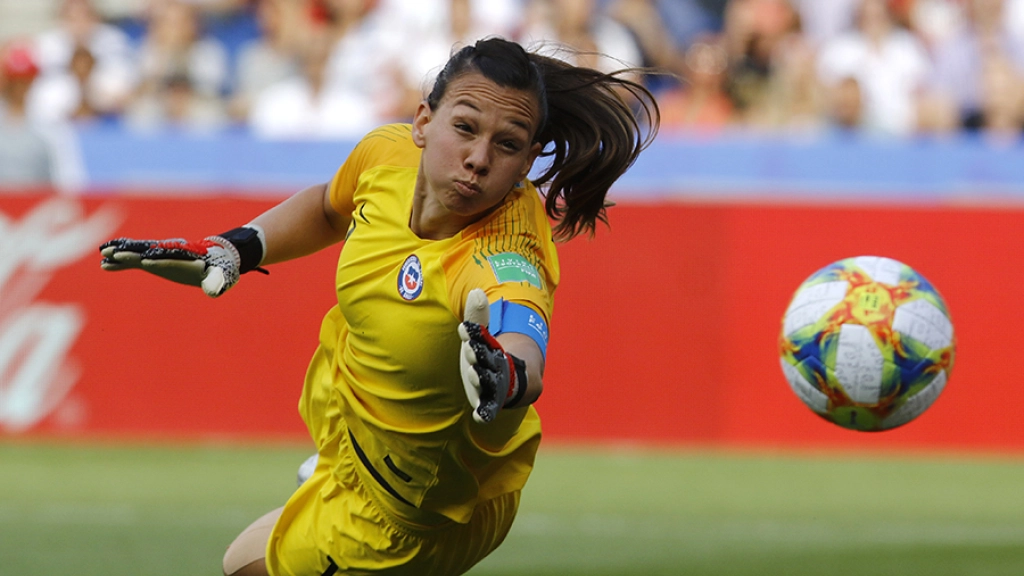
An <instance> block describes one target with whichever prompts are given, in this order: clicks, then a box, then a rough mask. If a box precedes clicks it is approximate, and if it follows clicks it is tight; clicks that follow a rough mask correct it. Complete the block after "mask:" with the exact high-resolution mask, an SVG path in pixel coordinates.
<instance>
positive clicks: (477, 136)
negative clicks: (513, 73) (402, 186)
mask: <svg viewBox="0 0 1024 576" xmlns="http://www.w3.org/2000/svg"><path fill="white" fill-rule="evenodd" d="M539 121H540V111H539V104H538V103H537V98H536V96H534V95H533V94H532V93H530V92H527V91H524V90H515V89H511V88H503V87H501V86H499V85H498V84H496V83H494V82H492V81H491V80H488V79H487V78H486V77H485V76H483V75H482V74H479V73H470V74H466V75H463V76H460V77H458V78H456V79H455V80H454V81H452V82H451V84H449V86H448V89H447V91H446V92H445V95H444V96H443V97H442V98H441V101H440V102H439V103H438V105H437V108H436V109H435V110H431V109H430V107H429V106H427V105H426V103H423V104H420V107H419V109H418V110H417V111H416V117H415V118H414V120H413V141H414V142H416V145H417V146H419V147H421V148H423V157H422V160H421V164H420V179H419V181H418V182H417V194H418V195H421V196H422V199H423V201H424V202H426V203H427V205H428V208H429V209H432V210H436V212H434V213H435V214H440V215H443V217H444V218H445V219H446V220H447V224H450V225H453V226H454V228H455V229H456V230H459V229H461V228H463V227H465V226H467V225H469V224H471V223H473V222H475V221H476V220H479V219H480V218H481V217H483V216H484V215H485V214H487V213H488V212H489V211H491V210H492V209H493V208H494V207H496V206H497V205H499V204H500V203H501V201H502V200H503V199H504V198H505V196H506V195H507V194H508V193H509V192H510V191H511V190H512V187H513V186H515V184H516V183H518V182H520V181H522V180H523V179H524V178H525V177H526V175H527V174H528V173H529V171H530V168H531V166H532V165H533V161H534V159H535V158H536V157H537V154H538V153H539V152H540V145H539V144H535V143H534V142H533V136H534V133H535V132H536V130H537V126H538V123H539Z"/></svg>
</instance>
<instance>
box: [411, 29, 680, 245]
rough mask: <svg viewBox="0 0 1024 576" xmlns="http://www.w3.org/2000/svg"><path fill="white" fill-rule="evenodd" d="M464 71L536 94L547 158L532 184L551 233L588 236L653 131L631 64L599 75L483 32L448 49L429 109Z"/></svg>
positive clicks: (539, 138)
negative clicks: (541, 199)
mask: <svg viewBox="0 0 1024 576" xmlns="http://www.w3.org/2000/svg"><path fill="white" fill-rule="evenodd" d="M470 72H479V73H481V74H483V75H484V77H486V78H488V79H489V80H491V81H493V82H495V83H496V84H498V85H499V86H503V87H507V88H513V89H517V90H527V91H530V92H533V93H534V94H536V96H537V102H538V104H539V107H540V117H541V120H540V123H539V128H538V130H537V133H536V134H535V135H534V140H535V141H536V142H539V143H540V144H541V146H542V150H543V152H542V153H541V156H542V157H548V158H550V159H551V163H550V165H549V166H548V167H547V168H546V169H545V170H544V171H543V172H542V173H541V174H540V175H539V176H538V177H537V178H536V179H534V181H533V183H534V185H536V186H537V187H538V188H540V189H542V190H544V195H545V200H544V206H545V210H546V211H547V214H548V217H550V218H551V219H552V220H554V221H556V222H557V224H556V226H555V228H554V232H555V237H556V238H558V239H560V240H569V239H571V238H573V237H575V236H577V235H579V234H581V233H583V232H586V233H588V234H591V235H592V234H593V233H594V231H595V228H596V225H597V222H598V221H601V222H604V223H606V224H607V223H608V219H607V213H606V209H607V208H608V207H609V206H611V203H610V202H608V201H607V200H606V197H607V195H608V190H609V189H610V188H611V186H612V184H614V183H615V181H616V180H618V178H619V177H620V176H622V174H624V173H625V172H626V170H628V169H629V167H630V166H632V165H633V163H634V162H635V161H636V159H637V157H638V156H639V155H640V152H642V151H643V150H644V149H645V148H647V146H649V145H650V144H651V142H652V141H653V140H654V137H655V135H656V134H657V131H658V122H659V118H660V115H659V112H658V104H657V102H656V101H655V99H654V96H653V95H651V93H650V91H648V90H647V88H645V87H644V86H643V85H641V84H640V83H638V82H634V81H632V80H628V79H626V78H624V77H623V76H625V75H628V74H630V73H633V72H636V70H634V69H623V70H621V71H618V72H615V73H612V74H605V73H603V72H600V71H597V70H593V69H590V68H582V67H578V66H573V65H571V64H568V63H566V62H564V61H562V60H559V59H556V58H551V57H548V56H542V55H540V54H536V53H531V52H527V51H526V50H525V49H523V47H522V46H520V45H519V44H516V43H515V42H510V41H508V40H504V39H501V38H488V39H486V40H480V41H479V42H477V43H476V44H474V45H472V46H466V47H465V48H462V49H461V50H459V51H458V52H456V53H455V54H454V55H452V57H451V58H450V59H449V60H448V63H447V64H446V65H445V67H444V69H443V70H442V71H441V73H440V74H438V76H437V80H436V81H435V82H434V87H433V89H432V90H431V92H430V94H429V95H428V96H427V104H428V105H429V106H430V107H431V109H436V108H437V105H438V104H439V103H440V101H441V98H442V97H443V96H444V93H445V91H446V90H447V88H448V85H449V83H451V82H452V81H453V80H455V79H456V78H458V77H460V76H462V75H463V74H466V73H470ZM627 99H628V100H630V101H632V102H628V101H627ZM631 104H632V105H631ZM633 106H635V107H636V109H635V110H634V108H633Z"/></svg>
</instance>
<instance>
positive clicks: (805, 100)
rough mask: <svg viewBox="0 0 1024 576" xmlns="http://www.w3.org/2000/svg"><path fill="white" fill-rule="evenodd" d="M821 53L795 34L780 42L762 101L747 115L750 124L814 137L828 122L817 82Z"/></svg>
mask: <svg viewBox="0 0 1024 576" xmlns="http://www.w3.org/2000/svg"><path fill="white" fill-rule="evenodd" d="M817 56H818V52H817V51H816V50H815V49H814V47H813V45H812V44H811V42H810V41H809V40H808V39H807V37H806V36H804V35H803V34H802V33H800V31H799V30H794V31H793V33H791V34H788V35H786V36H784V37H782V38H780V40H779V41H778V43H777V44H776V46H775V48H774V51H773V54H772V55H771V61H770V75H769V78H768V83H767V85H766V86H765V91H764V94H763V97H762V98H761V99H760V100H758V101H757V102H756V107H754V108H752V109H751V110H749V111H748V113H747V115H746V116H747V123H748V124H750V125H752V126H754V127H756V128H758V129H765V130H777V131H782V132H790V133H799V134H814V133H816V132H818V131H820V130H821V129H822V128H823V127H824V125H825V124H826V123H827V122H826V118H825V116H826V111H825V93H824V89H823V87H822V85H821V82H820V81H819V80H818V68H817Z"/></svg>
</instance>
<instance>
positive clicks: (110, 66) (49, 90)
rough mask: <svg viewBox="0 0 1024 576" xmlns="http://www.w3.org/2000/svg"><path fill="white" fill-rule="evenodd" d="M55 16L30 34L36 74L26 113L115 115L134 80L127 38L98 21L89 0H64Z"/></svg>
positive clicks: (50, 117) (51, 118)
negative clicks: (55, 22) (45, 28)
mask: <svg viewBox="0 0 1024 576" xmlns="http://www.w3.org/2000/svg"><path fill="white" fill-rule="evenodd" d="M58 14H59V20H58V25H57V26H56V27H55V28H53V29H51V30H48V31H45V32H43V33H41V34H40V35H39V36H38V37H37V38H36V54H37V55H38V61H39V62H38V64H39V68H40V72H41V74H40V77H39V79H38V81H37V83H36V86H35V87H34V88H33V91H32V94H31V95H30V102H29V108H30V115H31V116H32V117H33V118H34V119H36V120H38V121H43V122H63V121H66V120H81V119H87V118H93V117H95V116H107V117H113V116H116V115H118V114H120V113H121V112H122V111H123V110H124V108H125V107H126V106H127V104H128V102H129V101H130V99H131V95H132V91H133V90H134V87H135V83H136V79H137V73H136V69H135V62H134V53H133V51H132V47H131V44H130V41H129V39H128V36H127V35H126V34H125V33H124V32H122V31H121V30H119V29H118V28H116V27H114V26H111V25H109V24H105V23H103V22H102V20H101V19H100V16H99V14H98V13H97V12H96V9H95V7H94V6H93V5H92V3H91V2H90V1H89V0H65V1H64V2H63V3H62V4H61V5H60V10H59V13H58Z"/></svg>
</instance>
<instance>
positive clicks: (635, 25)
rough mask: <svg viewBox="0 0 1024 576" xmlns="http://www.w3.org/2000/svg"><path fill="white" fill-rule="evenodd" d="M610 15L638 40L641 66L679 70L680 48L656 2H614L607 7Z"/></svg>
mask: <svg viewBox="0 0 1024 576" xmlns="http://www.w3.org/2000/svg"><path fill="white" fill-rule="evenodd" d="M686 3H687V2H684V4H686ZM608 13H609V15H611V16H612V17H613V18H614V19H615V20H616V21H618V22H619V23H621V24H622V25H623V26H625V27H626V28H627V29H628V30H629V32H630V34H632V36H633V38H634V39H635V40H636V41H637V43H638V46H639V48H640V53H641V57H640V61H639V62H638V63H640V64H643V65H644V66H650V67H655V68H660V69H662V70H669V69H675V68H677V67H678V60H679V51H680V49H679V46H678V45H677V43H676V41H675V38H674V36H673V34H672V32H671V31H670V30H669V29H668V27H667V26H666V25H665V23H664V21H663V19H662V16H661V13H660V12H659V11H658V3H657V2H656V1H655V0H614V1H613V2H612V3H611V4H610V5H609V7H608ZM704 40H705V38H704V37H698V38H696V39H695V40H694V41H693V42H692V43H696V42H703V41H704ZM689 44H691V42H688V43H687V45H689Z"/></svg>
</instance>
